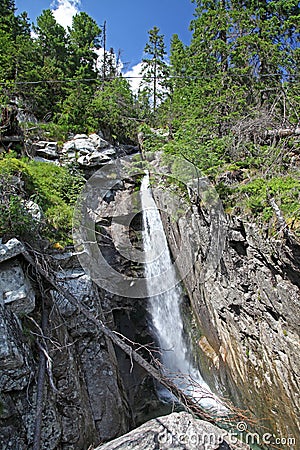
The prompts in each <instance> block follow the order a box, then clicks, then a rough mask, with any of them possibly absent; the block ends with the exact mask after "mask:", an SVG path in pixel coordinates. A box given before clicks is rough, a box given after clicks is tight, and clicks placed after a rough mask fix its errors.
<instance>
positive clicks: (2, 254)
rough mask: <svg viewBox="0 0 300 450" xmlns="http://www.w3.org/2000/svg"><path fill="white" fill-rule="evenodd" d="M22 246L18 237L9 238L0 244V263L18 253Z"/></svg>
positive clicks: (21, 250)
mask: <svg viewBox="0 0 300 450" xmlns="http://www.w3.org/2000/svg"><path fill="white" fill-rule="evenodd" d="M23 251H24V247H23V245H22V244H21V242H20V241H18V239H11V240H10V241H8V242H7V243H6V244H0V263H1V262H3V261H7V260H8V259H11V258H14V257H15V256H18V255H20V254H21V253H22V252H23Z"/></svg>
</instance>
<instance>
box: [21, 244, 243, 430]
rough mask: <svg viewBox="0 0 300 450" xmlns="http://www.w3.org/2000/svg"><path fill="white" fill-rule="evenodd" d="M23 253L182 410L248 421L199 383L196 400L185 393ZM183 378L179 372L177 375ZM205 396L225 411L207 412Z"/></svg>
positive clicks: (221, 419) (204, 416)
mask: <svg viewBox="0 0 300 450" xmlns="http://www.w3.org/2000/svg"><path fill="white" fill-rule="evenodd" d="M22 255H23V257H24V258H25V260H26V261H27V262H28V263H29V264H30V265H31V266H32V267H33V268H35V270H36V271H37V272H38V274H39V275H40V276H42V277H43V278H44V279H45V280H46V281H47V282H48V283H49V284H50V285H51V286H52V287H53V288H54V289H55V290H56V291H57V292H59V293H60V294H61V295H63V296H64V297H65V298H66V299H67V300H68V301H69V302H70V303H71V304H72V305H73V306H74V307H76V309H77V311H78V312H79V313H81V314H83V315H84V316H85V317H86V318H87V319H89V320H90V321H91V322H92V323H94V324H95V325H96V326H97V328H98V329H99V331H101V332H102V333H103V334H104V335H105V336H106V337H107V338H109V339H110V340H111V341H112V342H113V343H114V344H115V345H117V346H118V347H119V348H120V349H122V350H123V351H124V352H125V353H126V354H127V355H128V356H129V357H130V358H131V359H132V360H133V361H135V362H136V363H137V364H138V365H139V366H140V367H142V368H143V369H144V370H145V371H146V372H147V373H148V374H149V375H151V376H152V377H153V378H154V379H155V380H156V381H157V382H158V383H160V384H161V385H163V386H164V387H165V388H166V389H168V390H169V391H170V392H171V393H172V394H173V395H174V396H175V397H176V399H177V400H178V402H179V403H180V404H181V405H182V406H183V407H184V409H185V410H187V411H189V412H191V413H193V414H195V415H196V416H198V417H199V418H201V419H203V420H206V421H208V422H210V423H213V424H220V423H222V422H223V423H226V424H228V423H230V424H232V423H235V422H236V421H238V420H248V422H251V419H249V418H248V417H247V416H246V415H245V414H244V412H243V411H241V410H239V409H236V408H234V407H233V406H231V405H229V403H227V402H226V403H225V402H221V400H220V399H218V397H217V396H215V395H214V394H213V393H211V392H210V391H209V390H207V389H205V388H204V387H203V386H200V385H198V384H197V386H196V389H197V393H198V394H199V395H200V396H199V398H197V400H195V399H194V398H192V397H191V396H189V395H187V394H186V393H185V392H184V391H183V390H182V389H180V387H178V386H177V385H176V383H175V382H174V381H173V380H172V379H170V378H168V377H167V376H166V375H165V374H164V373H163V370H162V369H161V368H160V367H159V366H158V367H155V366H154V365H152V364H150V363H149V362H148V361H147V360H145V359H144V358H143V357H142V356H141V355H140V354H139V353H137V351H135V350H134V349H133V348H132V346H130V345H128V344H127V343H126V342H125V341H126V338H125V337H124V336H122V335H120V333H116V332H114V331H113V330H111V329H110V328H109V327H107V325H105V324H104V323H103V322H102V320H100V319H98V318H97V317H95V315H94V314H93V313H92V312H91V311H90V310H89V309H88V308H87V307H86V306H84V305H83V304H81V303H80V302H79V300H78V299H76V298H75V297H74V296H73V295H72V294H71V293H70V292H69V291H68V290H67V289H65V288H64V287H63V286H61V285H58V283H57V282H56V280H55V279H54V277H53V276H52V275H51V274H50V273H49V271H48V269H47V268H46V267H43V266H42V264H41V263H40V261H39V260H38V258H37V257H36V255H35V258H33V257H32V256H31V255H30V254H29V252H28V251H24V252H23V253H22ZM120 336H122V337H120ZM182 378H183V376H182ZM182 378H181V377H180V376H179V379H182ZM185 381H188V379H185ZM190 386H194V387H195V384H194V385H193V384H192V381H191V384H190ZM207 398H210V399H214V400H216V401H217V402H219V404H220V407H221V408H223V411H224V414H223V415H219V414H218V415H216V414H210V413H209V412H208V411H207V410H205V409H204V408H203V407H202V406H201V405H200V404H199V401H201V400H203V399H207Z"/></svg>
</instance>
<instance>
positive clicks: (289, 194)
mask: <svg viewBox="0 0 300 450" xmlns="http://www.w3.org/2000/svg"><path fill="white" fill-rule="evenodd" d="M299 192H300V179H299V178H295V177H292V176H290V175H288V176H281V177H274V178H272V179H269V180H267V179H265V178H256V179H254V180H253V181H250V182H249V183H247V184H244V185H240V186H238V187H237V188H236V189H235V192H234V193H235V195H237V198H238V199H239V202H240V203H239V206H240V208H244V210H245V212H246V213H248V214H249V213H250V214H251V215H252V216H254V217H258V218H261V219H262V220H263V221H264V222H268V221H270V220H271V218H272V217H273V216H274V211H273V209H272V208H271V206H270V204H269V202H268V196H271V197H274V198H275V201H276V203H277V204H278V206H279V207H280V210H281V211H282V213H283V215H284V217H285V220H286V221H287V222H288V223H289V224H290V225H291V226H292V228H294V229H295V231H297V232H298V231H300V227H299V225H300V222H299V221H300V208H299V204H300V194H299Z"/></svg>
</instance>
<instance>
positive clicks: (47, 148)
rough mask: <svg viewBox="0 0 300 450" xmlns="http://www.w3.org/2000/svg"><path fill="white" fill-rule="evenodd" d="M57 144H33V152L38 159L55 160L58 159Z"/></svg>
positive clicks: (39, 142)
mask: <svg viewBox="0 0 300 450" xmlns="http://www.w3.org/2000/svg"><path fill="white" fill-rule="evenodd" d="M57 150H58V147H57V142H47V141H38V142H35V143H33V144H32V151H33V152H34V155H35V156H37V157H41V158H45V159H46V160H53V159H57V158H58V153H57Z"/></svg>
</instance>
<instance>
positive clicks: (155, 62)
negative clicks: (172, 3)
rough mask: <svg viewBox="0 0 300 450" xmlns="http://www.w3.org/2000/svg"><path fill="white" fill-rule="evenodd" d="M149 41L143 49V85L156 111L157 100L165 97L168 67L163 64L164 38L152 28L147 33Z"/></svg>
mask: <svg viewBox="0 0 300 450" xmlns="http://www.w3.org/2000/svg"><path fill="white" fill-rule="evenodd" d="M148 34H149V40H148V42H147V44H146V46H145V48H144V53H145V56H146V57H145V58H143V67H142V75H143V84H144V85H145V86H146V91H147V92H148V93H149V94H150V95H151V96H153V111H155V110H156V108H157V105H158V100H159V99H162V98H164V97H165V93H166V89H165V88H166V83H165V78H166V77H167V75H168V66H167V64H166V62H165V59H164V58H165V55H166V50H165V44H164V36H163V35H161V34H159V28H157V27H154V28H153V29H152V30H150V31H149V32H148Z"/></svg>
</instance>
